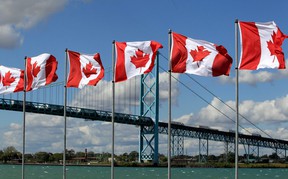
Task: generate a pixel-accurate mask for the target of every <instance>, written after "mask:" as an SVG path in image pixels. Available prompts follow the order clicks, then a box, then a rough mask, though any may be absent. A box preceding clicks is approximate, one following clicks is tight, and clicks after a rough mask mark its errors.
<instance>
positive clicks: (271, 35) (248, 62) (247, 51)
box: [238, 21, 287, 70]
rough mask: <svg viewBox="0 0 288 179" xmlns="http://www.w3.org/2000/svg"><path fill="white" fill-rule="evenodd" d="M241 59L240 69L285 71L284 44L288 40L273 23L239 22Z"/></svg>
mask: <svg viewBox="0 0 288 179" xmlns="http://www.w3.org/2000/svg"><path fill="white" fill-rule="evenodd" d="M238 25H239V28H240V36H241V37H240V38H241V49H242V52H241V57H240V63H239V69H243V70H257V69H259V68H278V69H285V59H284V53H283V51H282V47H281V45H282V43H283V41H284V40H285V38H287V36H286V35H285V34H283V33H282V32H281V31H280V29H279V28H278V27H277V25H276V24H275V23H274V22H273V21H272V22H266V23H256V22H239V24H238Z"/></svg>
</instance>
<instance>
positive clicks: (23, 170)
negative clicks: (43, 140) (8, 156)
mask: <svg viewBox="0 0 288 179" xmlns="http://www.w3.org/2000/svg"><path fill="white" fill-rule="evenodd" d="M24 61H25V68H24V86H23V129H22V142H23V146H22V179H24V178H25V125H26V81H27V79H26V73H27V70H26V69H27V57H25V60H24Z"/></svg>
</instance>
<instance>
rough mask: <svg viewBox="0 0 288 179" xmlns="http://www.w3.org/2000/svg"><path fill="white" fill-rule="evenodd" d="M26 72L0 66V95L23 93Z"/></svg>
mask: <svg viewBox="0 0 288 179" xmlns="http://www.w3.org/2000/svg"><path fill="white" fill-rule="evenodd" d="M23 89H24V71H23V70H20V69H17V68H9V67H5V66H2V65H0V94H8V93H14V92H19V91H23Z"/></svg>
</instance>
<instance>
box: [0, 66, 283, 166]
mask: <svg viewBox="0 0 288 179" xmlns="http://www.w3.org/2000/svg"><path fill="white" fill-rule="evenodd" d="M157 62H158V60H157ZM157 66H158V64H156V68H155V70H154V71H153V73H149V74H147V75H143V76H141V77H135V78H134V79H133V80H129V83H123V84H122V85H119V88H121V90H118V92H119V94H118V97H117V98H118V100H117V101H118V105H116V106H118V111H122V112H118V111H117V110H116V113H115V119H114V120H115V122H116V123H120V124H128V125H134V126H139V129H140V133H139V135H140V137H139V161H143V160H152V161H153V162H154V163H158V153H159V134H166V135H167V134H168V124H167V123H166V122H160V121H159V71H158V70H159V68H157ZM106 78H110V79H111V74H110V75H109V74H108V75H106ZM99 86H101V89H100V87H99ZM63 89H64V83H63V82H60V83H54V84H52V85H50V86H47V87H44V88H40V89H39V90H35V91H31V92H28V93H27V100H26V102H25V104H26V106H25V107H26V112H30V113H38V114H46V115H56V116H63V114H64V106H63V101H64V100H63V98H62V97H61V96H63ZM109 89H111V81H110V82H109V80H107V81H105V80H104V81H103V82H101V83H99V84H98V86H96V87H86V88H84V89H82V90H79V89H75V88H71V89H69V93H68V95H67V97H68V105H67V108H66V115H67V117H73V118H79V119H85V120H89V121H106V122H111V118H112V112H111V111H110V108H111V105H112V104H111V102H110V100H109V94H110V93H111V92H110V91H109ZM120 91H126V92H127V91H128V93H123V94H120ZM104 93H105V94H104ZM84 94H85V95H86V96H87V94H89V95H88V97H87V99H86V100H84V99H83V96H84ZM91 94H93V95H92V96H91ZM116 96H117V90H116ZM21 98H22V94H21V93H16V94H9V95H3V97H2V98H0V109H1V110H10V111H19V112H21V111H23V100H22V99H21ZM125 99H129V100H130V102H127V100H125ZM139 99H140V100H139ZM125 101H126V102H125ZM135 101H140V103H138V104H137V105H138V106H140V107H137V108H136V107H135V106H137V105H136V104H134V103H135ZM129 103H130V104H132V103H133V104H134V105H128V104H129ZM116 109H117V107H116ZM123 109H126V110H123ZM127 109H128V110H127ZM123 111H124V112H123ZM171 135H172V136H171V137H172V141H171V143H172V156H177V155H184V138H194V139H197V140H199V151H198V152H199V162H205V161H207V159H208V155H209V141H218V142H223V144H224V145H223V146H224V152H225V153H226V154H227V155H228V153H229V152H232V153H233V152H234V143H235V132H234V131H219V130H216V129H212V128H210V127H207V126H198V127H195V126H187V125H184V124H182V123H177V122H173V123H172V124H171ZM239 144H242V145H243V146H244V149H245V153H246V154H248V156H249V154H252V153H253V154H256V155H257V156H258V157H259V149H260V148H271V149H273V150H275V151H276V153H277V154H280V155H282V156H283V157H285V158H286V151H287V149H288V141H285V140H280V139H272V138H267V137H262V136H260V135H253V134H252V135H245V134H239Z"/></svg>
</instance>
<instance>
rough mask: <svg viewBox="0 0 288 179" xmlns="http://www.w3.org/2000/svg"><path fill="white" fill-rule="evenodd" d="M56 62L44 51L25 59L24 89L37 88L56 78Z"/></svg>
mask: <svg viewBox="0 0 288 179" xmlns="http://www.w3.org/2000/svg"><path fill="white" fill-rule="evenodd" d="M57 65H58V62H57V61H56V58H55V57H54V56H53V55H50V54H47V53H44V54H41V55H39V56H36V57H28V58H27V59H26V76H27V83H26V84H27V86H26V91H31V90H35V89H38V88H39V87H41V86H45V85H48V84H50V83H52V82H54V81H56V80H57V79H58V76H57V74H56V70H57Z"/></svg>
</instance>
